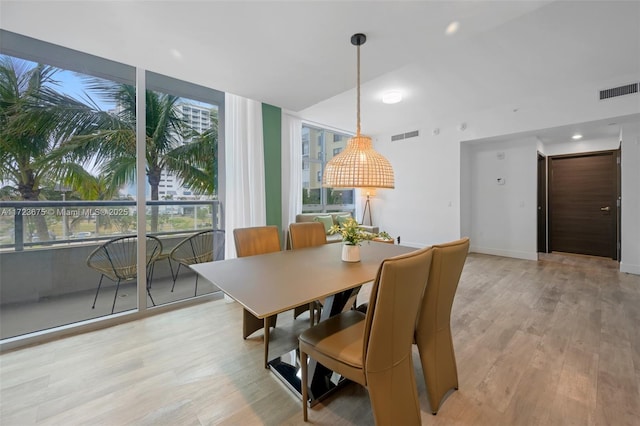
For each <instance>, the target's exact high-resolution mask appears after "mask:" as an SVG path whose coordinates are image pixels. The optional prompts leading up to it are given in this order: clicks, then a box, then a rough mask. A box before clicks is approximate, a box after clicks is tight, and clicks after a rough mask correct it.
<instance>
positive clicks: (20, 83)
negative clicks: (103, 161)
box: [0, 55, 104, 241]
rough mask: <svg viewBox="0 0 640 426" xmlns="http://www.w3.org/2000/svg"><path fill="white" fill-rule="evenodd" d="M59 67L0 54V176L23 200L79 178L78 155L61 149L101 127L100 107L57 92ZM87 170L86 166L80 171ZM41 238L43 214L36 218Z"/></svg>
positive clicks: (7, 189)
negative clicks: (82, 135) (65, 143)
mask: <svg viewBox="0 0 640 426" xmlns="http://www.w3.org/2000/svg"><path fill="white" fill-rule="evenodd" d="M58 71H59V70H58V69H56V68H53V67H50V66H47V65H42V64H37V65H36V66H33V64H31V63H28V62H26V61H21V60H17V59H15V58H12V57H10V56H5V55H0V181H2V182H5V183H7V185H6V187H5V188H4V189H5V192H12V193H14V194H16V195H17V196H18V197H19V198H20V199H22V200H26V201H35V200H38V199H41V198H42V196H43V194H42V189H43V187H46V186H49V187H53V185H54V183H56V182H62V181H65V180H69V179H71V180H73V179H78V178H79V177H78V176H75V177H74V175H75V174H77V173H78V172H79V170H80V169H82V168H81V167H79V166H78V164H76V162H75V161H74V160H75V159H77V157H76V156H74V155H69V152H68V151H66V150H62V149H61V148H62V145H63V144H64V142H65V141H67V140H68V139H69V138H71V137H72V136H73V135H78V134H84V133H87V132H91V131H92V129H94V128H95V127H97V126H100V119H101V117H104V116H101V115H100V114H99V113H98V112H97V110H96V109H95V108H94V107H92V106H90V105H86V104H84V103H83V102H80V101H78V100H76V99H73V98H71V97H69V96H66V95H64V94H60V93H58V92H57V91H56V86H57V85H58V82H57V81H56V79H55V74H56V73H57V72H58ZM84 173H86V171H84V169H82V174H84ZM34 220H35V231H36V232H37V235H38V237H39V238H40V240H41V241H45V240H46V239H48V230H47V224H46V221H45V220H44V218H43V217H38V216H36V217H34Z"/></svg>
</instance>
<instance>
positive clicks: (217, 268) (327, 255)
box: [191, 242, 415, 318]
mask: <svg viewBox="0 0 640 426" xmlns="http://www.w3.org/2000/svg"><path fill="white" fill-rule="evenodd" d="M413 250H415V248H412V247H405V246H399V245H395V244H385V243H377V242H370V243H367V242H365V243H363V244H362V246H361V247H360V254H361V259H362V260H361V261H360V262H355V263H349V262H343V261H342V260H341V252H342V244H325V245H322V246H319V247H311V248H305V249H298V250H286V251H280V252H275V253H269V254H263V255H257V256H250V257H242V258H237V259H228V260H221V261H216V262H207V263H200V264H197V265H191V268H192V269H193V270H194V271H196V272H197V273H198V274H200V275H201V276H202V277H204V278H206V279H207V280H209V281H211V282H212V283H213V284H215V285H216V286H217V287H218V288H220V289H221V290H222V291H223V292H224V293H226V294H227V295H228V296H229V297H231V298H232V299H234V300H236V301H237V302H238V303H240V304H241V305H242V306H244V307H245V308H246V309H247V310H248V311H249V312H251V313H252V314H254V315H255V316H256V317H258V318H266V317H268V316H271V315H275V314H278V313H280V312H284V311H288V310H290V309H293V308H295V307H296V306H300V305H304V304H306V303H310V302H312V301H314V300H320V299H322V298H325V297H327V296H330V295H332V294H336V293H339V292H341V291H344V290H348V289H351V288H354V287H357V286H360V285H362V284H364V283H366V282H368V281H372V280H374V279H375V277H376V273H377V272H378V267H379V266H380V263H382V261H383V260H384V259H386V258H389V257H393V256H397V255H400V254H404V253H409V252H411V251H413Z"/></svg>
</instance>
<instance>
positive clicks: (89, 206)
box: [0, 200, 224, 340]
mask: <svg viewBox="0 0 640 426" xmlns="http://www.w3.org/2000/svg"><path fill="white" fill-rule="evenodd" d="M137 214H138V211H137V207H136V203H135V202H134V201H129V200H123V201H56V202H53V201H42V202H37V201H36V202H14V201H2V202H0V283H1V285H0V322H1V323H2V327H0V340H2V339H7V338H12V337H16V336H20V335H23V334H28V333H33V332H38V331H41V330H46V329H50V328H54V327H58V326H63V325H68V324H73V323H76V322H80V321H85V320H89V319H93V318H98V317H106V316H109V315H111V313H112V309H113V312H114V313H118V312H124V311H132V310H135V309H137V308H139V306H138V294H139V291H138V288H137V282H136V280H135V279H134V280H130V281H127V282H124V281H123V282H121V283H120V286H119V288H118V290H117V292H116V287H117V286H116V281H112V280H110V279H108V278H104V279H103V280H102V281H100V277H101V274H100V272H98V271H96V270H95V269H92V268H91V267H89V266H88V265H87V259H88V258H89V256H91V253H92V252H93V251H94V250H96V248H97V247H99V246H100V245H101V244H103V243H105V242H106V241H109V240H111V239H115V238H118V237H120V236H123V235H131V234H136V233H137V229H136V224H137ZM144 214H145V215H146V227H147V229H146V232H145V233H146V234H148V235H154V236H156V237H158V238H159V239H160V241H161V242H162V256H161V257H160V258H159V259H158V260H157V261H156V262H155V263H154V264H153V265H152V266H153V268H152V271H153V273H152V274H148V276H152V278H153V279H152V280H150V281H149V293H148V294H149V297H148V299H147V303H146V306H147V307H148V308H149V309H153V307H154V306H159V305H163V304H167V303H173V302H176V301H179V300H183V299H188V298H193V297H194V296H201V295H203V294H209V293H212V292H216V291H218V289H217V287H215V286H214V285H213V284H212V283H210V282H208V281H206V280H203V279H200V280H199V282H198V284H197V287H196V285H195V284H196V283H195V278H196V276H195V274H194V273H193V272H192V271H191V270H190V269H189V268H186V267H184V266H183V267H182V268H181V269H180V271H179V273H178V270H177V267H178V264H177V263H176V262H175V261H172V260H171V259H170V258H169V256H168V255H169V253H170V252H171V250H172V249H173V248H174V247H175V246H176V245H177V244H178V243H179V242H180V241H182V240H184V239H185V238H187V237H189V236H191V235H193V234H195V233H197V232H200V231H203V230H208V229H220V223H221V216H220V215H221V208H220V203H219V202H218V201H216V200H212V201H172V200H167V201H146V206H145V212H144ZM216 253H218V254H217V255H216V260H219V258H220V257H224V251H223V250H222V251H217V252H216ZM142 269H144V267H142ZM142 269H141V268H138V270H142ZM99 283H101V288H100V291H99V294H98V295H97V297H96V294H97V288H98V284H99ZM174 283H175V284H174ZM94 305H95V307H94Z"/></svg>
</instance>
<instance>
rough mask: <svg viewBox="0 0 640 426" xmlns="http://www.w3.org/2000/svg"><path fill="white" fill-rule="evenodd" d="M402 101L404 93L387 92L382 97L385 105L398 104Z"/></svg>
mask: <svg viewBox="0 0 640 426" xmlns="http://www.w3.org/2000/svg"><path fill="white" fill-rule="evenodd" d="M401 100H402V93H400V92H398V91H397V90H393V91H391V92H387V93H385V94H383V95H382V102H384V103H385V104H397V103H398V102H400V101H401Z"/></svg>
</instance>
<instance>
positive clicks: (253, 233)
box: [233, 225, 280, 257]
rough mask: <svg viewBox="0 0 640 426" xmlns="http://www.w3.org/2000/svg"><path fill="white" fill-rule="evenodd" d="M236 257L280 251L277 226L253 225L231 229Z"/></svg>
mask: <svg viewBox="0 0 640 426" xmlns="http://www.w3.org/2000/svg"><path fill="white" fill-rule="evenodd" d="M233 240H234V242H235V244H236V254H237V256H238V257H246V256H254V255H257V254H265V253H273V252H276V251H280V232H279V231H278V227H277V226H273V225H268V226H254V227H249V228H236V229H234V230H233Z"/></svg>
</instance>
